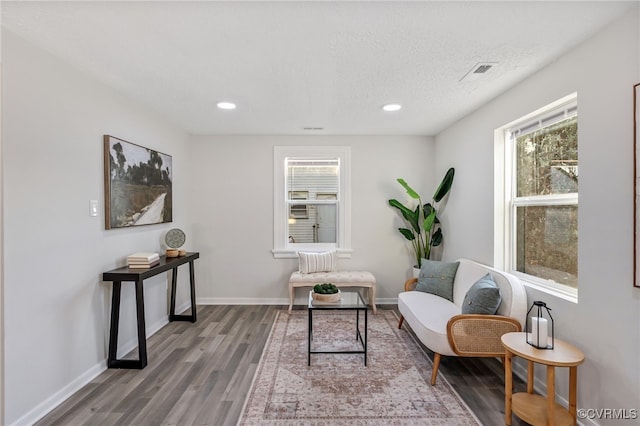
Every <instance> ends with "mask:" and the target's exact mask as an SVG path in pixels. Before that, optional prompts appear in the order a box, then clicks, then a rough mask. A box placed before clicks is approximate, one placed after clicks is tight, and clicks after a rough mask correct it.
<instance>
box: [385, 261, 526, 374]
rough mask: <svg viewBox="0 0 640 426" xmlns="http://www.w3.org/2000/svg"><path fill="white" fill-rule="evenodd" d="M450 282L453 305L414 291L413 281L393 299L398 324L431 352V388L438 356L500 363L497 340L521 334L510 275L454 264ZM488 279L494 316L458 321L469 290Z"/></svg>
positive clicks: (519, 299) (521, 311) (521, 312)
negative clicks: (496, 298) (496, 291)
mask: <svg viewBox="0 0 640 426" xmlns="http://www.w3.org/2000/svg"><path fill="white" fill-rule="evenodd" d="M459 262H460V264H459V266H458V269H457V271H456V274H455V278H454V281H453V302H451V301H449V300H447V299H445V298H443V297H440V296H436V295H434V294H430V293H426V292H422V291H415V290H413V289H414V288H415V285H416V283H417V278H412V279H410V280H408V281H407V282H406V283H405V291H404V292H402V293H400V294H399V295H398V309H399V311H400V314H401V317H400V323H399V324H398V328H401V327H402V324H403V322H406V323H407V324H408V325H409V326H410V327H411V329H412V330H413V332H414V333H415V335H416V336H417V337H418V339H420V341H421V342H422V343H423V344H424V345H425V346H426V347H427V348H429V349H431V350H432V351H433V352H434V354H435V355H434V359H433V372H432V376H431V384H432V385H434V384H435V382H436V377H437V374H438V366H439V364H440V356H441V355H447V356H481V357H498V356H501V357H504V349H503V347H502V343H501V341H500V337H501V336H502V335H503V334H504V333H507V332H511V331H521V330H522V329H523V328H524V321H525V316H526V314H527V295H526V293H525V289H524V285H523V284H522V282H520V280H519V279H518V278H517V277H515V276H514V275H512V274H508V273H506V272H503V271H499V270H497V269H494V268H492V267H489V266H486V265H482V264H480V263H477V262H474V261H472V260H468V259H459ZM487 273H490V274H491V276H492V277H493V280H494V281H495V283H496V284H497V285H498V287H499V288H500V294H501V297H502V301H501V303H500V306H499V307H498V311H497V312H496V314H495V315H477V314H467V315H462V314H461V312H462V302H463V300H464V297H465V295H466V293H467V291H468V290H469V288H470V287H471V286H472V285H473V284H474V283H475V282H476V281H477V280H479V279H480V278H482V277H483V276H485V275H486V274H487Z"/></svg>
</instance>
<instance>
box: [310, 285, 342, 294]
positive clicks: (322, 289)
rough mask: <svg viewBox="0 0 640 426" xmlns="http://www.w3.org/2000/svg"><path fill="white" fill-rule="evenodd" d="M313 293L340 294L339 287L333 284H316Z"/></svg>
mask: <svg viewBox="0 0 640 426" xmlns="http://www.w3.org/2000/svg"><path fill="white" fill-rule="evenodd" d="M313 291H314V292H315V293H318V294H334V293H337V292H338V287H336V286H335V285H333V284H331V283H323V284H316V285H314V286H313Z"/></svg>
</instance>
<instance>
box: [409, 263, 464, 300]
mask: <svg viewBox="0 0 640 426" xmlns="http://www.w3.org/2000/svg"><path fill="white" fill-rule="evenodd" d="M459 264H460V262H438V261H435V260H427V259H422V266H421V267H420V274H419V275H418V284H417V285H416V290H417V291H424V292H426V293H431V294H435V295H436V296H440V297H444V298H445V299H447V300H449V301H451V302H453V279H454V278H455V277H456V271H457V270H458V265H459Z"/></svg>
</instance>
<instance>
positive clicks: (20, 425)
mask: <svg viewBox="0 0 640 426" xmlns="http://www.w3.org/2000/svg"><path fill="white" fill-rule="evenodd" d="M106 369H107V360H106V359H105V360H104V361H102V362H99V363H98V364H96V365H94V366H93V367H91V368H90V369H88V370H87V371H85V372H84V373H83V374H82V375H80V376H79V377H77V378H76V379H75V380H73V381H72V382H71V383H69V384H68V385H66V386H65V387H63V388H62V389H60V390H59V391H58V392H56V393H54V394H53V395H51V396H50V397H49V398H47V399H45V400H44V401H42V402H41V403H40V404H38V405H37V406H36V407H34V408H33V409H32V410H30V411H29V412H28V413H26V414H25V415H24V416H22V417H20V418H19V419H18V420H16V421H15V422H14V423H11V426H26V425H32V424H34V423H35V422H37V421H38V420H40V419H41V418H43V417H44V416H45V415H47V414H48V413H50V412H51V410H53V409H54V408H56V407H57V406H58V405H60V404H62V403H63V402H64V401H66V400H67V399H68V398H69V397H70V396H71V395H73V394H74V393H76V392H77V391H79V390H80V389H81V388H82V387H83V386H85V385H86V384H87V383H89V382H91V381H92V380H93V379H95V378H96V377H97V376H98V375H100V374H101V373H102V372H103V371H105V370H106Z"/></svg>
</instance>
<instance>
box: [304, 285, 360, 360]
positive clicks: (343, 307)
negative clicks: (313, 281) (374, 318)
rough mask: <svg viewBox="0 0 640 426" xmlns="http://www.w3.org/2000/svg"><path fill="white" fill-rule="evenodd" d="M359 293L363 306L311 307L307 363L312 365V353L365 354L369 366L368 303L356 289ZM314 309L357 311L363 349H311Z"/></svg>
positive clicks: (357, 330) (357, 328)
mask: <svg viewBox="0 0 640 426" xmlns="http://www.w3.org/2000/svg"><path fill="white" fill-rule="evenodd" d="M354 293H356V294H357V295H358V298H359V299H360V303H362V305H363V306H362V307H358V306H346V307H345V306H341V305H329V304H327V305H322V307H321V308H319V307H314V308H309V309H308V311H309V333H308V341H307V356H308V359H307V365H311V354H363V355H364V366H365V367H366V366H367V322H368V318H367V312H368V311H367V305H366V304H365V303H364V299H362V295H361V294H360V292H359V291H354ZM309 298H311V292H309ZM314 310H334V311H336V310H340V311H350V310H353V311H356V340H357V341H359V342H360V344H361V345H362V350H357V351H356V350H352V351H312V350H311V341H312V340H313V311H314ZM360 311H364V338H363V335H362V333H361V332H360Z"/></svg>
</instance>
